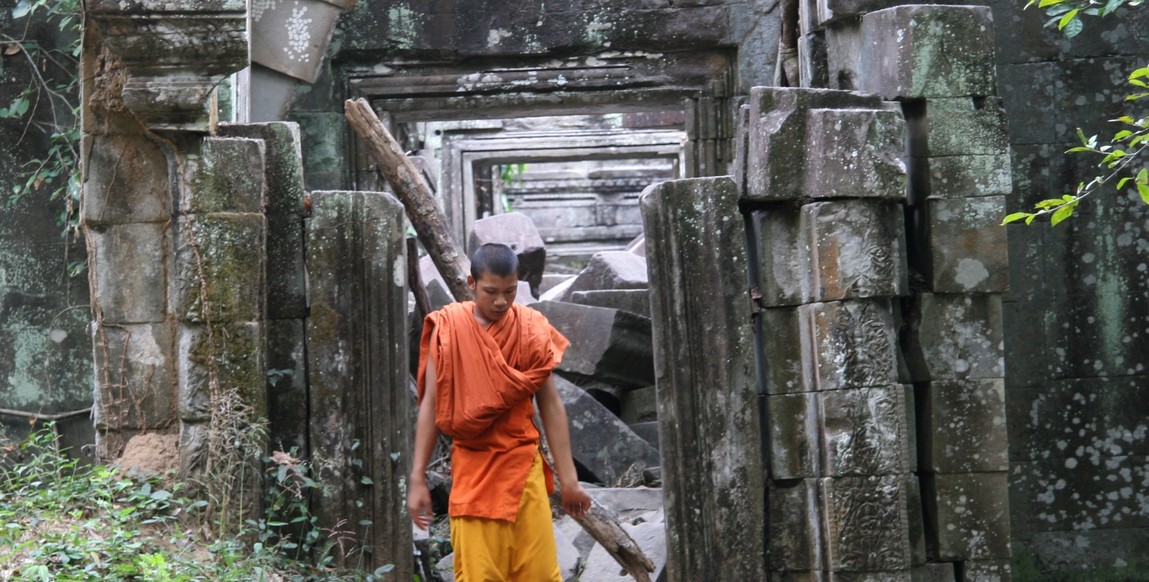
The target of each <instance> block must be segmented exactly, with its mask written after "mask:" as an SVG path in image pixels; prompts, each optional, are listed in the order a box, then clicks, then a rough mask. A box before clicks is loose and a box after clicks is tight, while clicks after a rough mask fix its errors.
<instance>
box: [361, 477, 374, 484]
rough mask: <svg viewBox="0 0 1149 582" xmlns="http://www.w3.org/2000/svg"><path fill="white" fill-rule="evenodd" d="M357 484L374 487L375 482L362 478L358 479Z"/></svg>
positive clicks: (368, 478)
mask: <svg viewBox="0 0 1149 582" xmlns="http://www.w3.org/2000/svg"><path fill="white" fill-rule="evenodd" d="M359 482H360V483H362V484H364V485H374V484H375V482H374V481H372V480H371V478H370V477H364V478H362V479H360V480H359Z"/></svg>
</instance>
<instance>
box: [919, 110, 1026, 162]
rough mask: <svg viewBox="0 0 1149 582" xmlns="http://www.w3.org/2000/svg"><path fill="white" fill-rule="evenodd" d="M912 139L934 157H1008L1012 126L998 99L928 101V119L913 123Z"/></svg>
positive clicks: (926, 113) (926, 114)
mask: <svg viewBox="0 0 1149 582" xmlns="http://www.w3.org/2000/svg"><path fill="white" fill-rule="evenodd" d="M910 131H911V132H912V134H913V135H912V137H911V139H912V140H914V143H920V144H924V145H925V153H924V154H920V155H927V156H929V157H931V158H935V157H947V156H971V155H972V156H1008V155H1009V125H1008V124H1007V123H1006V120H1005V109H1003V108H1002V105H1001V99H1000V98H999V97H986V98H968V97H958V98H948V99H943V98H938V99H928V100H926V109H925V119H924V120H920V119H919V120H915V121H914V122H912V123H911V124H910Z"/></svg>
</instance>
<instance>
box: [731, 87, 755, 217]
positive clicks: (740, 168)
mask: <svg viewBox="0 0 1149 582" xmlns="http://www.w3.org/2000/svg"><path fill="white" fill-rule="evenodd" d="M734 128H735V129H734V161H733V162H731V163H730V175H731V177H732V178H734V184H735V186H736V187H737V188H738V193H739V194H740V195H742V194H745V192H746V172H747V167H746V163H747V160H748V157H749V155H750V106H749V105H740V106H739V107H738V112H737V113H736V114H735V117H734Z"/></svg>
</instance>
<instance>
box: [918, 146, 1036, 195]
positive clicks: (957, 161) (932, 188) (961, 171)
mask: <svg viewBox="0 0 1149 582" xmlns="http://www.w3.org/2000/svg"><path fill="white" fill-rule="evenodd" d="M914 163H918V164H919V165H920V166H921V167H922V171H920V172H919V178H920V181H921V184H920V185H919V186H918V187H917V188H918V190H919V191H921V192H922V193H924V194H925V195H926V196H928V197H931V198H969V197H974V196H999V195H1002V196H1003V195H1007V194H1011V193H1012V192H1013V177H1012V175H1011V173H1010V172H1011V166H1010V155H1009V153H1004V154H998V155H980V154H978V155H960V156H940V157H931V158H922V159H918V160H915V161H914Z"/></svg>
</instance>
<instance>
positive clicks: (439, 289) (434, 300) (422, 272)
mask: <svg viewBox="0 0 1149 582" xmlns="http://www.w3.org/2000/svg"><path fill="white" fill-rule="evenodd" d="M419 277H420V278H421V279H422V281H423V287H424V288H425V289H426V290H427V298H428V299H430V300H431V311H435V310H436V309H441V308H442V307H443V306H444V305H447V304H448V303H454V302H455V298H454V297H452V296H451V291H450V289H448V288H447V282H446V281H444V280H443V276H442V275H440V274H439V268H438V267H436V266H435V262H434V261H432V260H431V256H430V255H423V256H422V257H420V258H419Z"/></svg>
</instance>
